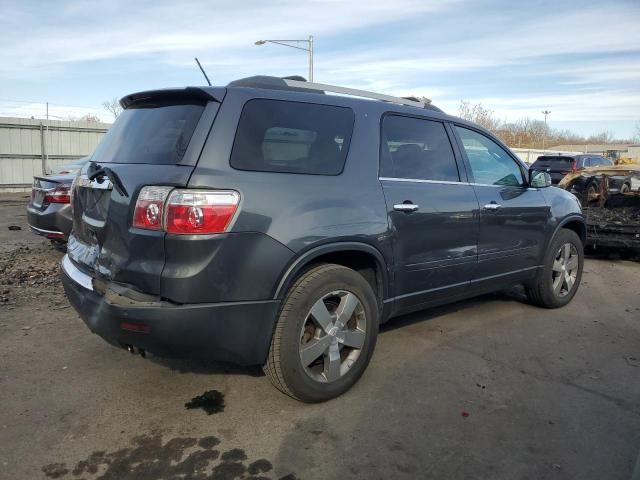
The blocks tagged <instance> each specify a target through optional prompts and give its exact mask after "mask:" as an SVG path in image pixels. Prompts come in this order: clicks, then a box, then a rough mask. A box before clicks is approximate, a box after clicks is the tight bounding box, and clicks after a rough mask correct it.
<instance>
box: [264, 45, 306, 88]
mask: <svg viewBox="0 0 640 480" xmlns="http://www.w3.org/2000/svg"><path fill="white" fill-rule="evenodd" d="M265 43H275V44H276V45H282V46H283V47H291V48H296V49H298V50H304V51H305V52H308V53H309V81H310V82H313V35H309V39H308V40H258V41H257V42H255V45H264V44H265ZM294 43H295V45H293V44H294ZM301 43H306V44H307V47H306V48H305V47H301V46H300V44H301Z"/></svg>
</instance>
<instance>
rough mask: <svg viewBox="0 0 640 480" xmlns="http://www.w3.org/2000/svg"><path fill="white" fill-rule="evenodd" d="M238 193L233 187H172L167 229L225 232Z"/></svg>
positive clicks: (168, 230)
mask: <svg viewBox="0 0 640 480" xmlns="http://www.w3.org/2000/svg"><path fill="white" fill-rule="evenodd" d="M239 202H240V195H238V192H233V191H210V190H174V191H173V192H171V195H170V196H169V200H168V202H167V217H166V223H165V230H166V231H167V233H178V234H205V233H222V232H224V231H225V230H226V229H227V227H228V226H229V223H230V222H231V219H232V218H233V215H234V213H235V212H236V208H237V207H238V203H239Z"/></svg>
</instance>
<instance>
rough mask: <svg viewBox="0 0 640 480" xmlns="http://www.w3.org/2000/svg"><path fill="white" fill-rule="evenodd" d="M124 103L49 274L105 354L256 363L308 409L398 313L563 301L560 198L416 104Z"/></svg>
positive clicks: (366, 100)
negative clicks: (120, 350)
mask: <svg viewBox="0 0 640 480" xmlns="http://www.w3.org/2000/svg"><path fill="white" fill-rule="evenodd" d="M120 103H121V105H122V107H123V109H124V110H123V112H122V113H121V114H120V116H119V117H118V119H117V120H116V121H115V123H114V124H113V126H112V127H111V129H110V130H109V132H108V133H107V134H106V136H105V137H104V138H103V139H102V141H101V143H100V144H99V145H98V147H97V149H96V151H95V152H94V154H93V156H92V161H91V162H90V163H89V164H88V165H87V166H85V167H84V168H83V169H82V171H81V173H80V175H79V176H78V177H77V178H76V180H75V182H74V186H73V190H72V193H73V231H72V233H71V235H70V237H69V243H68V248H67V255H66V256H65V257H64V258H63V260H62V280H63V283H64V288H65V292H66V295H67V297H68V298H69V300H70V302H71V304H72V305H73V306H74V308H75V309H76V310H77V311H78V313H79V315H80V317H81V318H82V319H83V320H84V322H85V323H86V324H87V326H88V327H89V328H90V329H91V331H93V332H94V333H97V334H98V335H100V336H101V337H103V338H104V339H105V340H107V341H108V342H110V343H112V344H113V345H115V346H118V347H124V348H126V349H128V350H129V351H131V352H140V353H142V354H146V353H147V352H151V353H153V354H156V355H161V356H189V357H198V358H203V357H204V358H210V359H215V360H223V361H231V362H235V363H238V364H242V365H262V366H263V369H264V371H265V372H266V375H267V376H268V377H269V378H270V380H271V381H272V383H273V384H274V386H275V387H276V388H278V389H279V390H281V391H282V392H284V393H285V394H287V395H290V396H292V397H294V398H296V399H299V400H301V401H304V402H318V401H324V400H327V399H330V398H332V397H336V396H337V395H340V394H342V393H343V392H345V391H346V390H348V389H349V388H350V387H351V386H352V385H353V384H354V383H355V382H356V381H357V380H358V379H359V378H360V376H361V375H362V374H363V372H364V370H365V368H366V367H367V365H368V363H369V360H370V358H371V356H372V354H373V350H374V347H375V344H376V337H377V333H378V326H379V324H380V323H383V322H386V321H388V320H389V319H390V318H392V317H394V316H398V315H401V314H405V313H409V312H413V311H417V310H421V309H424V308H427V307H430V306H434V305H439V304H444V303H450V302H456V301H459V300H462V299H465V298H469V297H472V296H476V295H481V294H484V293H487V292H492V291H496V290H501V289H505V288H510V287H512V286H514V285H518V284H522V285H524V286H525V288H526V291H527V293H528V295H529V298H530V300H531V302H533V303H535V304H537V305H539V306H542V307H546V308H557V307H562V306H564V305H566V304H567V303H568V302H570V301H571V299H572V298H573V297H574V295H575V294H576V291H577V289H578V285H579V284H580V278H581V275H582V267H583V241H584V238H585V231H586V229H585V224H584V218H583V216H582V214H581V211H580V206H579V203H578V201H577V200H576V198H575V196H573V195H571V194H570V193H568V192H565V191H563V190H561V189H557V188H546V187H549V186H550V183H551V182H550V178H549V175H548V174H547V173H544V172H536V171H534V170H529V169H527V167H526V166H525V165H524V164H523V163H522V162H521V161H520V160H519V159H518V157H516V156H515V155H514V154H513V153H512V152H511V151H510V150H509V149H508V148H507V147H506V146H505V145H504V144H503V143H501V142H500V140H498V139H497V138H496V137H495V136H493V135H492V134H491V133H489V132H488V131H486V130H484V129H482V128H481V127H479V126H478V125H476V124H473V123H471V122H468V121H465V120H462V119H460V118H456V117H453V116H449V115H446V114H445V113H443V112H442V111H441V110H440V109H439V108H437V107H435V106H433V105H432V104H431V103H429V102H427V103H423V102H417V101H415V100H411V99H404V98H398V97H391V96H387V95H382V94H377V93H371V92H364V91H361V90H354V89H348V88H343V87H334V86H329V85H323V84H315V83H308V82H305V81H301V80H294V79H292V78H291V77H289V78H284V79H283V78H276V77H264V76H258V77H250V78H246V79H241V80H237V81H234V82H231V83H230V84H229V85H227V86H226V87H187V88H173V89H167V90H153V91H146V92H141V93H134V94H131V95H127V96H125V97H124V98H123V99H122V100H121V102H120Z"/></svg>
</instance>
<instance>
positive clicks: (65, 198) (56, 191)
mask: <svg viewBox="0 0 640 480" xmlns="http://www.w3.org/2000/svg"><path fill="white" fill-rule="evenodd" d="M43 202H44V203H71V184H70V183H61V184H60V185H58V186H57V187H55V188H52V189H51V190H47V191H46V192H45V194H44V200H43Z"/></svg>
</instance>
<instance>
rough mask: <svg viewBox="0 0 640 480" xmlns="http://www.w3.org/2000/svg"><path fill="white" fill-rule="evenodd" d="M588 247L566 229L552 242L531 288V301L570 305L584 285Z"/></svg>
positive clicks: (529, 290)
mask: <svg viewBox="0 0 640 480" xmlns="http://www.w3.org/2000/svg"><path fill="white" fill-rule="evenodd" d="M583 264H584V247H583V245H582V241H581V240H580V237H579V236H578V234H577V233H576V232H574V231H573V230H567V229H562V230H560V231H559V232H558V233H557V234H556V236H555V237H554V238H553V240H552V241H551V244H550V245H549V248H548V250H547V253H546V255H545V259H544V266H543V268H542V269H541V270H540V271H539V272H538V276H537V278H536V280H535V282H534V284H533V285H531V286H530V287H529V288H528V289H527V294H528V296H529V300H530V301H531V303H533V304H535V305H538V306H539V307H544V308H559V307H563V306H565V305H566V304H568V303H569V302H570V301H571V300H572V299H573V297H574V296H575V294H576V292H577V291H578V287H579V286H580V280H581V279H582V268H583Z"/></svg>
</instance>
